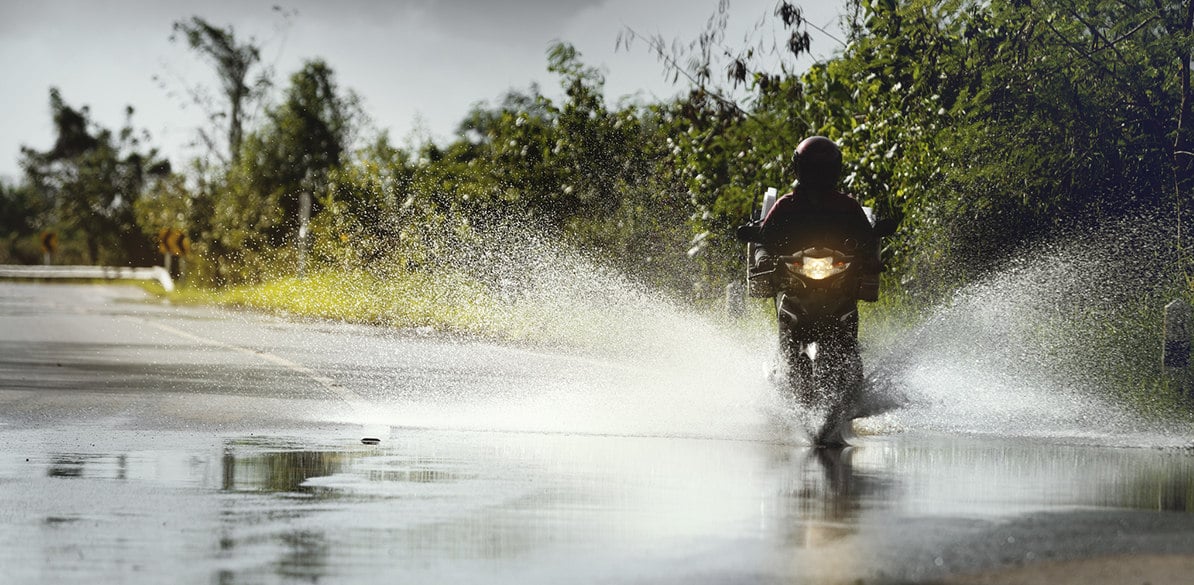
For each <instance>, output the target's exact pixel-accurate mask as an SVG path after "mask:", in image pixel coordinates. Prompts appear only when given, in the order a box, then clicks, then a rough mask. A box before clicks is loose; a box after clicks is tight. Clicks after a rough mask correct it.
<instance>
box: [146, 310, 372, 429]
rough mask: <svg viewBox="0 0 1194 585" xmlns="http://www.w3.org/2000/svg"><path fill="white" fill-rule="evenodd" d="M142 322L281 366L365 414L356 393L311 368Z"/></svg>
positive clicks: (172, 328)
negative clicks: (300, 375) (321, 387)
mask: <svg viewBox="0 0 1194 585" xmlns="http://www.w3.org/2000/svg"><path fill="white" fill-rule="evenodd" d="M142 321H144V322H145V323H147V324H149V325H151V326H153V327H156V328H158V329H161V330H162V331H165V332H166V333H170V334H172V335H177V336H178V337H182V338H184V339H189V340H191V341H196V342H199V343H202V344H205V345H211V346H215V347H220V348H223V349H230V350H232V351H236V352H240V353H243V354H245V355H249V356H253V357H255V358H258V359H261V360H263V361H266V362H269V363H272V364H276V365H279V366H282V367H284V368H286V369H288V370H290V371H292V372H297V373H299V374H302V375H303V376H306V377H307V378H308V379H310V380H313V381H315V382H316V383H318V384H319V385H320V386H323V388H324V389H325V390H327V391H328V392H330V393H331V394H333V395H335V396H336V397H337V398H339V399H341V400H343V401H344V402H346V403H348V405H349V406H350V407H351V408H352V409H353V410H354V411H356V414H358V415H360V414H363V413H365V412H366V408H367V406H368V403H367V402H366V401H365V400H364V399H363V398H361V396H360V395H358V394H357V393H356V392H353V391H352V390H349V389H348V388H345V387H344V386H342V385H341V384H339V383H338V382H336V381H335V380H333V379H331V378H329V377H327V376H324V375H322V374H320V373H319V372H316V371H315V370H312V369H311V368H308V367H306V366H304V365H302V364H297V363H295V362H292V361H290V360H288V359H286V358H284V357H280V356H276V355H274V354H272V353H268V352H265V351H259V350H255V349H249V348H247V347H241V346H239V345H233V344H231V343H225V342H223V341H219V340H216V339H211V338H208V337H201V336H199V335H195V334H194V333H190V332H188V331H183V330H182V329H178V328H175V327H171V326H169V325H166V324H165V323H158V322H156V321H151V320H149V319H142Z"/></svg>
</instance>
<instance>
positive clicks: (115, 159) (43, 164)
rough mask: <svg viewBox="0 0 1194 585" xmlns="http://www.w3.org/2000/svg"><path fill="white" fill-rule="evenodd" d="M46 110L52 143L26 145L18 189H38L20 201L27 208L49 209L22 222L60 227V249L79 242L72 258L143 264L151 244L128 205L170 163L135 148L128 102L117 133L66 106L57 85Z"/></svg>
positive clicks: (137, 145) (137, 141) (82, 111)
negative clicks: (22, 179)
mask: <svg viewBox="0 0 1194 585" xmlns="http://www.w3.org/2000/svg"><path fill="white" fill-rule="evenodd" d="M50 109H51V112H52V113H53V118H54V125H55V130H56V131H57V134H58V136H57V139H56V140H55V142H54V146H53V147H52V148H51V149H50V150H47V151H45V152H41V151H37V150H34V149H32V148H28V147H24V148H22V161H21V165H22V167H23V168H24V170H25V180H26V185H25V186H24V187H22V190H28V191H32V192H33V193H36V195H34V196H32V201H30V197H29V196H28V195H26V197H25V200H26V203H25V204H26V205H30V206H32V207H29V208H27V210H28V211H36V209H37V207H40V206H39V205H37V203H36V201H38V200H40V201H42V202H45V204H46V205H47V206H48V208H49V209H47V210H45V212H44V214H42V215H40V217H39V216H37V215H35V216H34V217H33V218H30V219H28V220H26V223H32V221H30V220H33V221H38V222H42V223H43V225H42V226H41V227H55V228H61V229H62V230H63V231H64V232H65V233H64V234H63V236H61V238H62V239H63V240H64V246H63V248H64V252H69V251H75V250H77V249H78V247H76V246H75V243H76V242H81V243H82V246H81V247H82V252H84V253H85V255H84V256H83V257H81V258H79V257H72V255H71V254H69V253H68V254H64V255H65V256H66V258H67V259H69V260H72V261H76V262H85V263H108V264H128V263H133V264H147V263H149V262H150V261H151V259H152V257H153V252H152V246H151V245H150V242H149V241H148V240H147V238H145V237H144V236H143V234H142V231H141V230H140V229H138V227H137V225H136V220H135V217H134V211H133V208H134V202H135V201H136V199H137V197H138V196H139V195H140V193H141V191H142V190H143V189H144V188H145V187H146V185H148V184H150V183H152V182H153V181H155V180H156V179H157V178H160V177H162V176H165V175H166V174H168V173H169V171H170V165H169V163H168V162H166V161H163V160H160V159H158V158H157V153H156V151H154V150H150V151H148V152H143V151H141V150H140V146H141V140H142V139H141V138H139V137H138V136H137V135H136V133H135V131H134V130H133V127H132V114H133V110H132V108H131V107H130V108H128V111H127V114H128V119H127V121H126V124H125V127H124V128H122V129H121V131H120V132H119V133H117V134H115V135H114V134H113V133H112V132H111V131H110V130H108V129H105V128H101V127H99V126H98V125H96V124H95V123H94V122H92V121H91V119H90V117H89V112H88V109H87V108H86V107H83V108H81V109H76V108H73V107H71V106H69V105H68V104H67V103H66V102H65V101H64V100H63V99H62V96H61V95H60V94H59V92H58V90H57V89H51V90H50ZM43 209H44V208H43ZM34 218H36V219H34ZM15 227H18V231H19V226H15ZM27 227H29V226H27Z"/></svg>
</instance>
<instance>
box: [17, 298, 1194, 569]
mask: <svg viewBox="0 0 1194 585" xmlns="http://www.w3.org/2000/svg"><path fill="white" fill-rule="evenodd" d="M605 334H606V338H611V337H613V338H616V337H617V335H616V332H609V331H607V332H605ZM711 335H712V334H711ZM632 337H635V340H634V341H633V342H632V341H629V340H627V341H626V342H625V343H621V344H617V343H615V344H612V345H610V344H607V345H606V346H604V348H603V349H602V350H601V351H585V350H584V348H573V349H569V350H564V349H552V348H530V347H506V346H502V345H500V344H494V343H488V342H481V341H473V340H463V339H451V338H445V337H442V336H437V335H432V334H422V333H419V332H395V331H390V330H386V329H381V328H374V327H363V326H354V325H345V324H338V323H328V322H301V321H297V320H293V319H287V318H284V317H271V316H262V315H258V314H253V313H247V312H227V311H220V310H214V309H207V308H194V307H174V306H170V305H166V304H162V303H160V302H158V301H156V300H154V299H151V298H149V297H147V296H146V295H145V294H144V293H142V292H141V291H140V290H138V289H136V288H130V287H118V286H83V285H37V284H26V283H11V282H8V283H3V282H0V567H2V568H3V569H2V570H0V583H73V582H80V583H83V582H86V583H116V582H129V583H163V582H173V583H220V584H231V583H289V582H310V583H314V582H319V583H373V582H404V583H599V582H600V583H686V584H691V583H935V582H950V583H954V582H956V583H1036V582H1040V583H1067V582H1069V583H1145V582H1148V583H1151V584H1153V585H1159V584H1162V583H1190V582H1192V581H1191V577H1190V575H1192V574H1194V514H1192V513H1191V511H1190V509H1191V507H1192V506H1194V451H1191V450H1190V449H1188V448H1182V445H1183V444H1188V440H1187V438H1186V437H1182V436H1174V435H1173V431H1149V432H1148V433H1143V434H1141V433H1136V434H1131V435H1130V436H1127V437H1125V436H1121V435H1115V434H1113V433H1110V432H1108V431H1102V430H1098V431H1091V432H1086V433H1077V432H1065V433H1054V434H1051V435H1049V436H1041V435H1040V434H1039V433H1016V432H1007V433H999V434H984V433H976V432H951V431H949V430H948V429H946V430H943V429H942V428H940V427H934V426H932V425H925V426H918V425H917V424H916V423H915V421H917V420H921V419H920V418H918V417H917V416H913V415H909V416H907V417H904V418H901V417H900V416H899V415H898V414H896V415H894V416H893V417H889V418H885V419H881V420H878V421H870V422H869V423H867V422H866V421H864V423H865V424H862V425H860V430H861V431H862V436H861V437H860V438H859V439H858V440H857V441H856V442H855V445H854V446H853V447H851V448H848V449H844V450H818V449H812V448H810V447H808V446H807V445H806V444H805V443H804V442H803V441H802V439H801V437H800V433H799V432H794V431H793V429H792V428H791V425H790V424H788V422H787V421H784V420H782V417H777V416H776V414H775V413H774V412H771V411H770V406H769V404H770V402H769V400H768V397H767V390H766V385H765V383H764V382H762V381H759V380H754V379H753V378H751V380H753V381H751V380H744V377H746V375H744V374H743V369H744V368H745V370H749V371H750V372H754V373H755V374H758V368H757V367H756V366H757V364H745V365H744V364H743V363H742V362H743V361H748V360H743V359H737V358H736V357H735V355H734V351H735V350H734V348H733V347H732V340H729V341H727V340H712V341H710V340H704V341H700V342H699V343H698V340H696V339H695V337H696V335H695V334H694V335H690V336H688V337H687V338H685V339H677V340H674V341H670V342H669V339H668V338H666V337H663V338H660V339H655V340H649V341H650V343H648V344H647V345H644V344H643V343H644V342H643V340H642V339H641V337H642V336H641V335H638V336H632ZM668 343H673V344H675V345H680V346H682V347H684V348H687V350H685V351H668V350H667V344H668ZM647 346H650V347H653V348H655V349H656V350H658V351H651V352H645V351H643V348H644V347H647ZM661 347H662V348H663V349H659V348H661ZM610 348H613V349H610ZM694 348H696V349H694ZM698 349H699V351H698ZM754 378H761V376H754ZM906 408H907V409H909V410H914V409H918V408H921V409H923V408H931V405H929V406H926V405H924V404H919V405H918V404H913V405H909V406H907V407H906ZM1083 416H1085V415H1083ZM985 422H990V421H985ZM997 422H998V421H997ZM1166 433H1168V434H1166ZM1179 435H1180V431H1179ZM366 436H370V437H377V438H378V439H380V443H379V444H377V445H366V444H362V442H361V439H362V437H366Z"/></svg>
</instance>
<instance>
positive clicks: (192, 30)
mask: <svg viewBox="0 0 1194 585" xmlns="http://www.w3.org/2000/svg"><path fill="white" fill-rule="evenodd" d="M180 35H181V37H182V38H184V39H185V41H186V43H187V46H189V47H190V48H191V49H192V50H194V51H195V52H197V53H199V54H200V55H201V56H203V57H205V58H207V59H208V60H210V61H211V62H212V64H213V65H214V66H215V69H216V76H217V77H218V78H219V80H220V89H221V91H222V93H223V97H224V99H225V101H226V111H219V112H209V116H210V117H211V119H212V122H213V123H217V124H218V122H217V120H219V119H223V120H224V123H226V124H227V128H226V132H227V135H228V142H227V149H228V157H227V158H226V159H224V160H225V161H226V162H230V163H233V164H235V163H236V162H237V161H238V160H239V158H240V150H241V143H242V142H243V139H244V126H245V121H246V111H247V106H248V104H249V103H251V102H253V101H254V100H259V99H261V98H262V97H264V95H265V92H266V91H267V90H268V89H269V86H270V81H269V72H268V71H264V72H262V74H261V75H259V76H258V77H257V78H256V79H255V80H253V81H252V82H250V79H249V73H250V72H251V70H252V69H253V67H254V66H255V65H257V64H258V63H259V62H260V61H261V47H260V46H258V45H257V44H256V42H255V41H254V40H253V39H249V40H248V41H246V42H244V43H241V42H239V41H238V40H237V38H236V34H235V31H234V30H233V29H232V27H231V26H229V27H227V28H219V27H217V26H214V25H212V24H211V23H209V22H208V21H206V20H204V19H202V18H200V17H198V16H192V17H191V18H190V19H189V20H179V21H176V22H175V23H174V33H173V34H171V36H170V39H171V40H172V41H173V40H177V39H178V38H179V36H180ZM197 101H201V100H197ZM200 105H201V106H207V104H204V103H200ZM199 132H200V137H201V138H202V139H203V141H204V142H205V143H206V144H207V146H208V148H209V149H210V150H211V151H212V152H215V153H216V154H217V155H218V156H220V157H221V158H223V155H221V154H220V151H219V149H218V148H217V147H216V142H215V139H214V138H213V137H212V136H210V135H208V134H207V132H206V131H205V130H203V129H200V131H199Z"/></svg>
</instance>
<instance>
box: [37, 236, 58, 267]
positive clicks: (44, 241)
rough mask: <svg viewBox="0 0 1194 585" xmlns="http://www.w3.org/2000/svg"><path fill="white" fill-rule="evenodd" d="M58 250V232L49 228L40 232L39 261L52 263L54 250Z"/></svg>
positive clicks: (46, 263)
mask: <svg viewBox="0 0 1194 585" xmlns="http://www.w3.org/2000/svg"><path fill="white" fill-rule="evenodd" d="M56 251H58V234H57V233H55V232H52V231H49V230H46V231H44V232H42V233H41V263H42V264H44V265H46V266H49V265H50V264H53V263H54V252H56Z"/></svg>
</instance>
